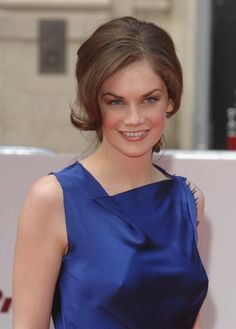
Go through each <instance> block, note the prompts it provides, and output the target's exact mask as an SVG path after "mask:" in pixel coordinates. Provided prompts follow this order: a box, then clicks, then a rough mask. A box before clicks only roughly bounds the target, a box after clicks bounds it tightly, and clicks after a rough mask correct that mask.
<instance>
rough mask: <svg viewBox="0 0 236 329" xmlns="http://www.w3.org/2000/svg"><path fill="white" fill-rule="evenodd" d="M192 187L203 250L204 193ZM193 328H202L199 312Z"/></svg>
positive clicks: (199, 237) (194, 186) (199, 247)
mask: <svg viewBox="0 0 236 329" xmlns="http://www.w3.org/2000/svg"><path fill="white" fill-rule="evenodd" d="M190 188H191V190H193V189H194V191H195V194H194V196H195V198H196V200H197V214H198V216H197V220H198V249H199V252H201V242H202V221H203V217H204V204H205V201H204V195H203V193H202V191H201V190H200V188H199V187H198V186H197V185H195V184H194V183H192V182H190ZM193 329H202V327H201V323H200V315H199V314H198V317H197V319H196V321H195V324H194V326H193Z"/></svg>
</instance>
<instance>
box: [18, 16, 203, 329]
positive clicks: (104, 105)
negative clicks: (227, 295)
mask: <svg viewBox="0 0 236 329" xmlns="http://www.w3.org/2000/svg"><path fill="white" fill-rule="evenodd" d="M76 77H77V82H78V103H79V106H80V108H81V109H82V110H83V112H82V113H78V112H77V111H76V110H75V109H73V110H72V114H71V119H72V122H73V123H74V124H75V125H76V126H77V127H78V128H80V129H83V130H95V131H96V132H97V135H98V139H99V141H100V144H99V146H98V148H97V149H96V150H95V151H94V152H93V153H92V154H91V155H89V156H88V157H86V158H84V159H82V160H81V161H80V162H76V163H74V164H72V165H71V166H69V167H67V168H65V169H63V170H61V171H59V172H57V173H54V174H53V175H49V176H47V177H42V178H41V179H39V180H38V181H36V182H35V184H34V185H33V187H32V188H31V190H30V192H29V194H28V196H27V198H26V202H25V205H24V207H23V209H22V212H21V216H20V223H19V232H18V238H17V244H16V256H15V268H14V294H13V295H14V328H15V329H21V328H24V329H31V328H34V329H36V328H40V329H41V328H42V329H44V328H48V327H49V321H50V314H51V311H52V315H53V319H54V325H55V328H56V329H62V328H63V329H71V328H73V329H74V328H76V329H94V328H96V329H97V328H98V329H100V328H102V329H106V328H109V329H111V328H112V329H118V328H119V329H120V328H129V329H177V328H181V329H193V328H194V329H199V328H200V323H199V319H198V312H199V309H200V307H201V305H202V303H203V301H204V298H205V295H206V292H207V276H206V273H205V271H204V268H203V265H202V263H201V260H200V257H199V254H198V250H197V245H196V243H197V242H196V241H197V238H199V233H200V227H201V225H202V224H201V223H202V217H203V195H202V192H201V191H200V190H199V188H197V187H196V186H195V185H194V184H193V183H188V182H187V181H186V179H185V178H183V177H179V176H173V175H171V174H168V173H167V172H166V171H164V170H163V169H162V168H160V167H159V166H157V165H154V164H153V163H152V153H153V151H154V150H156V151H159V150H160V147H161V138H162V135H163V131H164V128H165V124H166V118H167V117H170V116H171V115H173V114H174V113H175V112H176V111H177V110H178V108H179V105H180V99H181V93H182V71H181V66H180V64H179V61H178V58H177V56H176V53H175V49H174V45H173V42H172V40H171V38H170V36H169V35H168V34H167V33H166V32H165V31H164V30H163V29H161V28H160V27H158V26H155V25H154V24H152V23H146V22H140V21H138V20H136V19H135V18H132V17H123V18H119V19H115V20H113V21H111V22H108V23H106V24H104V25H102V26H101V27H99V28H98V29H97V30H96V31H95V32H94V34H93V35H92V36H91V37H90V38H89V39H88V40H87V41H86V42H85V43H84V44H83V45H82V46H81V47H80V49H79V50H78V61H77V66H76ZM197 222H198V223H199V224H198V230H197ZM197 231H198V232H197Z"/></svg>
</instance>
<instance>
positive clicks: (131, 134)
mask: <svg viewBox="0 0 236 329" xmlns="http://www.w3.org/2000/svg"><path fill="white" fill-rule="evenodd" d="M148 132H149V129H148V130H140V131H120V133H121V134H122V135H123V136H124V137H125V138H126V139H131V140H138V139H142V138H144V137H145V136H146V135H147V134H148Z"/></svg>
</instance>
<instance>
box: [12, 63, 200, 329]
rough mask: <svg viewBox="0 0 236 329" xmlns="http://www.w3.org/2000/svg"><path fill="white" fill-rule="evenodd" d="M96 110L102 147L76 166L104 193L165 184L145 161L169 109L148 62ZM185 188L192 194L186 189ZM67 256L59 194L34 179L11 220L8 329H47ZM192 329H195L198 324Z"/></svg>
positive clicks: (107, 93)
mask: <svg viewBox="0 0 236 329" xmlns="http://www.w3.org/2000/svg"><path fill="white" fill-rule="evenodd" d="M117 96H118V97H117ZM98 102H99V106H100V109H101V113H102V118H103V126H102V130H103V141H102V143H101V144H100V146H99V147H98V149H97V150H96V151H95V152H94V153H93V154H92V155H90V156H89V157H87V158H85V159H84V160H82V161H81V163H82V165H83V166H85V167H86V169H87V170H89V171H90V172H91V173H92V174H93V175H94V176H95V178H96V179H97V180H98V181H99V182H100V184H101V185H102V186H103V187H104V189H105V190H106V191H107V193H108V194H110V195H112V194H115V193H119V192H122V191H126V190H129V189H132V188H135V187H138V186H142V185H145V184H149V183H151V182H155V181H160V180H163V179H168V177H165V176H164V175H163V174H162V173H160V172H159V171H158V170H157V169H156V168H154V167H153V166H152V161H151V156H152V147H153V145H154V144H155V143H156V142H157V141H158V140H159V139H160V137H161V136H162V134H163V131H164V128H165V124H166V113H167V112H170V111H172V109H173V103H172V101H171V100H170V99H169V98H168V94H167V89H166V86H165V84H164V82H163V81H162V80H161V78H160V77H159V76H158V75H156V73H155V72H154V71H153V70H152V68H151V67H150V65H149V64H148V62H146V61H145V60H144V61H140V62H136V63H133V64H130V65H129V66H128V67H127V68H125V69H123V70H120V71H118V72H117V73H115V74H114V75H113V76H112V77H111V78H109V79H108V80H106V81H105V83H104V85H103V86H102V88H101V91H100V93H99V99H98ZM137 131H139V132H140V131H141V132H144V133H143V135H142V134H140V136H139V135H138V136H136V137H135V138H132V137H130V136H128V137H127V136H124V135H123V133H124V132H137ZM128 135H130V134H128ZM94 163H96V166H94ZM117 176H119V180H117V179H116V177H117ZM191 187H192V188H193V187H196V186H195V185H194V184H193V183H191ZM196 191H197V192H196V197H197V198H198V220H199V221H200V224H199V226H198V230H199V239H200V240H201V227H202V219H203V209H204V198H203V194H202V192H201V191H200V189H199V188H198V187H196ZM67 249H68V246H67V235H66V224H65V214H64V205H63V193H62V190H61V187H60V185H59V183H58V182H57V180H56V178H55V177H54V176H53V175H49V176H46V177H42V178H40V179H39V180H37V181H36V182H35V183H34V184H33V186H32V187H31V189H30V191H29V193H28V195H27V197H26V200H25V203H24V205H23V208H22V210H21V214H20V219H19V228H18V235H17V241H16V251H15V262H14V275H13V311H14V317H13V318H14V324H13V328H14V329H47V328H49V322H50V312H51V307H52V301H53V293H54V289H55V284H56V280H57V276H58V273H59V270H60V266H61V261H62V257H63V256H64V255H65V254H66V253H67ZM193 329H201V326H200V321H199V319H197V321H196V324H195V325H194V327H193Z"/></svg>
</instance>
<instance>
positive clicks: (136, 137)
mask: <svg viewBox="0 0 236 329" xmlns="http://www.w3.org/2000/svg"><path fill="white" fill-rule="evenodd" d="M98 102H99V106H100V109H101V115H102V132H103V141H102V144H103V146H105V147H106V149H107V150H108V151H109V152H110V151H114V152H121V153H122V154H124V155H126V156H131V157H139V156H142V155H144V154H147V153H150V154H151V153H152V148H153V146H154V145H155V144H156V143H157V142H158V141H159V140H160V138H161V136H162V134H163V130H164V128H165V122H166V113H167V112H171V111H172V109H173V103H172V101H170V100H169V99H168V93H167V88H166V85H165V83H164V82H163V80H162V79H161V78H160V76H159V75H157V74H156V73H155V72H154V70H153V69H152V67H151V66H150V64H149V63H148V62H147V61H146V60H140V61H137V62H134V63H132V64H130V65H128V66H127V67H125V68H124V69H121V70H119V71H118V72H116V73H115V74H114V75H112V76H111V77H109V78H108V79H107V80H106V81H105V82H104V84H103V86H102V88H101V90H100V92H99V99H98Z"/></svg>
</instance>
